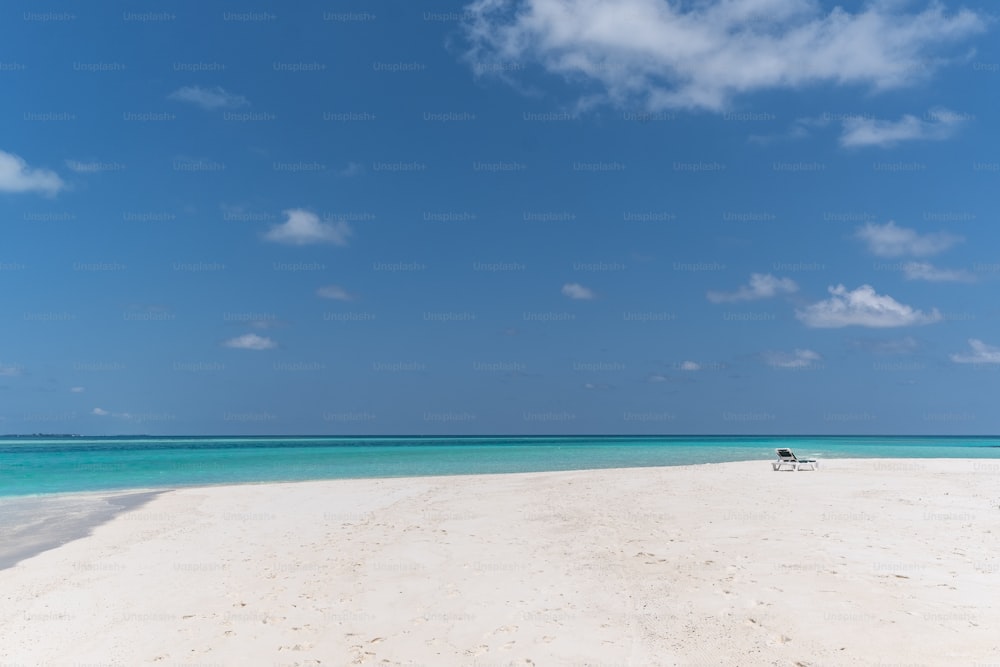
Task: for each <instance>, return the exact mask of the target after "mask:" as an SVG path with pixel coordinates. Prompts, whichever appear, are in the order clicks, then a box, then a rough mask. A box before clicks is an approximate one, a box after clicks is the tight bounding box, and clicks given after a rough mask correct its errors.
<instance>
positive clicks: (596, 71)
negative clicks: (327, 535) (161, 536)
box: [0, 0, 1000, 434]
mask: <svg viewBox="0 0 1000 667" xmlns="http://www.w3.org/2000/svg"><path fill="white" fill-rule="evenodd" d="M293 4H294V6H292V5H289V6H284V5H282V4H278V3H265V2H249V1H248V2H204V3H197V5H195V4H187V3H172V2H163V3H159V4H157V3H153V4H144V5H143V6H142V8H141V9H138V8H137V7H136V5H135V4H134V3H116V2H103V3H98V4H93V3H75V2H63V3H58V2H56V3H51V4H49V5H46V6H45V7H38V6H36V3H28V2H22V3H16V2H15V3H7V4H6V5H5V6H4V8H3V9H2V10H0V13H2V18H0V90H3V95H0V123H2V125H0V222H2V226H0V230H2V231H0V298H2V316H3V327H2V328H0V432H4V433H26V432H27V433H30V432H58V433H64V432H72V433H85V434H120V433H125V434H127V433H150V434H198V433H204V434H217V433H218V434H267V433H274V434H361V433H386V434H390V433H405V434H416V433H427V434H435V433H439V434H449V433H454V434H461V433H484V434H505V433H509V434H515V433H539V434H542V433H636V434H638V433H834V434H835V433H875V434H878V433H905V434H910V433H912V434H924V433H926V434H936V433H940V434H977V433H979V434H995V433H998V432H1000V416H998V414H997V412H996V410H995V409H994V403H995V395H996V389H997V385H998V381H1000V373H998V371H1000V326H998V324H1000V318H998V316H1000V304H998V302H997V300H996V298H995V296H996V294H997V287H998V282H997V281H998V276H1000V254H998V250H997V248H1000V230H998V225H997V224H996V223H997V203H996V193H997V192H998V191H1000V187H998V186H1000V155H998V147H1000V143H998V131H997V127H998V122H1000V121H998V119H997V116H996V114H997V111H996V99H997V92H998V86H1000V47H998V44H1000V42H998V40H997V39H996V35H997V30H998V27H1000V26H998V23H997V20H996V19H997V16H996V11H995V9H994V7H993V5H991V4H990V3H987V2H985V1H976V0H970V1H969V2H964V3H960V2H952V1H950V0H949V1H948V2H937V3H933V2H924V1H922V0H914V1H913V2H908V1H903V0H884V1H874V2H855V1H846V2H842V3H840V4H839V5H835V4H834V3H830V2H826V1H823V2H819V1H815V0H725V1H723V0H705V1H704V2H689V1H679V0H669V1H668V0H621V1H619V2H615V3H611V2H593V1H591V0H558V1H557V0H518V1H512V2H500V1H499V0H478V1H477V2H472V3H437V4H433V3H430V4H428V3H397V2H381V1H378V0H372V1H360V0H359V1H356V2H337V3H328V2H309V1H305V2H296V3H293Z"/></svg>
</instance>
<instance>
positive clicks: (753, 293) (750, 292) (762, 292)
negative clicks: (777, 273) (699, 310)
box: [708, 273, 799, 303]
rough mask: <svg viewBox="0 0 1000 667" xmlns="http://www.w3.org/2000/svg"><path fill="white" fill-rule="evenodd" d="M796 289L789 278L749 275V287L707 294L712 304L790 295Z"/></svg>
mask: <svg viewBox="0 0 1000 667" xmlns="http://www.w3.org/2000/svg"><path fill="white" fill-rule="evenodd" d="M798 289H799V286H798V285H796V284H795V281H794V280H792V279H791V278H776V277H774V276H772V275H771V274H770V273H751V274H750V284H749V285H743V286H741V287H740V288H739V289H738V290H736V291H735V292H709V293H708V300H709V301H711V302H712V303H725V302H727V301H754V300H756V299H769V298H771V297H773V296H777V295H779V294H791V293H792V292H796V291H798Z"/></svg>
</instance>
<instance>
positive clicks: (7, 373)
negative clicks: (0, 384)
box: [0, 364, 21, 377]
mask: <svg viewBox="0 0 1000 667" xmlns="http://www.w3.org/2000/svg"><path fill="white" fill-rule="evenodd" d="M20 374H21V367H20V366H18V365H17V364H13V365H8V364H0V377H17V376H18V375H20Z"/></svg>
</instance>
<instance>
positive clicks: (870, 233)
mask: <svg viewBox="0 0 1000 667" xmlns="http://www.w3.org/2000/svg"><path fill="white" fill-rule="evenodd" d="M854 235H855V236H856V237H857V238H859V239H861V240H862V241H864V242H865V243H866V244H867V245H868V250H869V251H870V252H872V253H873V254H875V255H879V256H880V257H900V256H903V255H910V256H912V257H926V256H927V255H936V254H937V253H939V252H942V251H944V250H947V249H948V248H950V247H952V246H953V245H955V244H956V243H960V242H962V241H963V240H964V239H963V238H962V237H961V236H954V235H952V234H948V233H947V232H937V233H934V234H918V233H917V232H916V231H915V230H913V229H909V228H907V227H897V226H896V223H895V222H893V221H892V220H890V221H889V222H887V223H885V224H884V225H877V224H874V223H868V224H866V225H865V226H864V227H859V228H858V229H857V231H856V232H855V234H854Z"/></svg>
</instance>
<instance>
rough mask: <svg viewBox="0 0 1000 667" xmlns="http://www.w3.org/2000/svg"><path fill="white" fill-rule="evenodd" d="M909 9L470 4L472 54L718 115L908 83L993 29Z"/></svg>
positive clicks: (802, 3) (478, 67)
mask: <svg viewBox="0 0 1000 667" xmlns="http://www.w3.org/2000/svg"><path fill="white" fill-rule="evenodd" d="M902 5H903V3H900V2H895V1H888V0H887V1H875V2H867V3H864V6H863V9H861V10H860V11H857V12H853V13H852V12H849V11H847V10H845V9H843V7H840V6H837V7H834V8H832V9H830V10H829V12H826V11H824V10H823V8H822V6H821V4H820V3H819V2H816V1H815V0H701V1H699V2H675V1H668V0H617V1H616V2H613V3H612V2H599V1H596V0H515V1H513V2H511V1H510V0H475V1H474V2H472V3H471V4H469V5H468V6H467V7H466V8H465V17H466V19H465V21H464V24H463V26H464V30H465V36H466V38H467V40H468V43H469V47H468V49H467V52H466V54H465V57H466V60H467V61H468V62H469V63H470V64H471V65H472V66H473V68H474V71H475V72H476V74H477V75H479V74H495V75H498V76H500V77H501V78H506V79H511V78H512V77H511V76H510V72H512V71H513V72H515V73H516V72H518V71H520V70H521V69H526V68H527V66H528V65H535V64H537V65H538V66H540V67H541V68H543V69H544V70H546V71H547V72H548V73H550V74H552V75H555V76H558V77H561V78H563V79H567V80H571V81H580V82H582V84H583V85H584V91H583V92H582V93H581V102H582V103H583V104H585V105H586V104H592V103H594V101H595V100H596V101H605V100H607V101H611V102H613V103H615V104H617V105H633V106H635V105H639V106H644V107H646V108H649V109H663V108H689V109H708V110H715V111H719V110H722V109H724V108H725V107H727V106H728V104H729V102H730V100H731V98H732V97H734V96H736V95H739V94H743V93H752V92H755V91H763V90H775V89H799V88H804V87H807V86H815V85H816V84H821V83H826V84H836V85H845V86H858V85H860V86H867V87H869V88H873V89H875V90H887V89H893V88H899V87H903V86H907V85H911V84H914V83H916V82H919V81H922V80H926V79H927V77H928V76H929V74H931V73H932V71H933V69H934V68H935V67H936V66H938V65H940V64H942V63H944V62H947V61H946V60H945V59H943V58H942V57H940V55H939V54H938V53H937V51H938V49H939V47H941V46H942V45H945V44H948V43H955V42H961V41H963V40H965V39H967V38H969V37H971V36H972V35H975V34H978V33H981V32H984V31H985V29H986V25H987V20H988V19H987V18H986V17H984V16H983V15H980V14H978V13H976V12H974V11H971V10H967V9H961V10H958V11H955V12H947V11H945V8H944V7H943V6H942V4H941V3H938V2H934V3H931V4H930V6H929V7H927V8H926V9H924V10H923V11H920V12H916V13H913V12H909V13H907V12H904V11H902V9H901V7H902ZM595 89H596V90H595Z"/></svg>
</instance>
